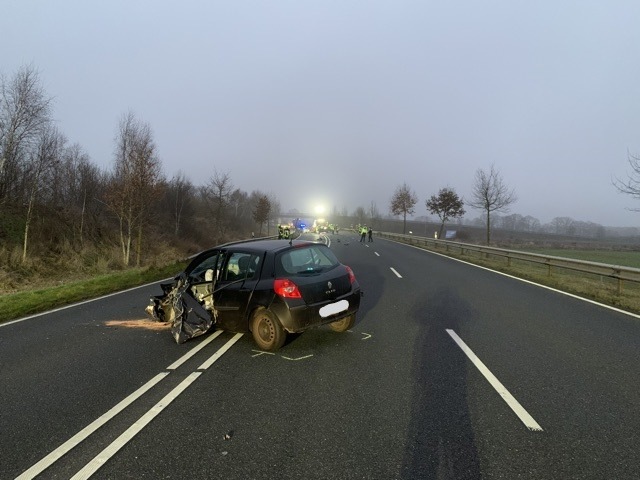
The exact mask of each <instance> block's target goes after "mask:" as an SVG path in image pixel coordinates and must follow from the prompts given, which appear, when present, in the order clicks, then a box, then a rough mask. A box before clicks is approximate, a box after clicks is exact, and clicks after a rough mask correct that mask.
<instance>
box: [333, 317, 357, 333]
mask: <svg viewBox="0 0 640 480" xmlns="http://www.w3.org/2000/svg"><path fill="white" fill-rule="evenodd" d="M355 323H356V314H355V313H354V314H352V315H349V316H348V317H344V318H341V319H340V320H336V321H335V322H331V323H330V324H329V327H331V330H333V331H334V332H346V331H347V330H349V329H350V328H351V327H353V326H354V325H355Z"/></svg>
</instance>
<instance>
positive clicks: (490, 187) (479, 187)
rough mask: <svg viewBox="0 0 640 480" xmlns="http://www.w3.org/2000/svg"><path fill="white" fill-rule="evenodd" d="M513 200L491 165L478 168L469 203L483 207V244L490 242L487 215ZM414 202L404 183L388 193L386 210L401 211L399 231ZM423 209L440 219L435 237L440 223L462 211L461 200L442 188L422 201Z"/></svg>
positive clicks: (398, 212)
mask: <svg viewBox="0 0 640 480" xmlns="http://www.w3.org/2000/svg"><path fill="white" fill-rule="evenodd" d="M516 200H517V196H516V194H515V192H514V190H513V189H511V188H509V187H508V186H507V185H506V184H505V182H504V180H503V179H502V176H501V175H500V172H498V170H496V168H495V167H494V166H493V165H492V166H491V168H490V169H489V171H485V170H482V169H478V170H477V171H476V176H475V181H474V185H473V191H472V194H471V199H470V200H469V201H468V204H469V206H471V207H473V208H476V209H480V210H483V211H484V213H485V225H486V235H487V236H486V238H487V245H488V244H489V243H491V218H492V214H493V213H496V212H506V211H508V209H509V206H510V205H511V204H512V203H514V202H515V201H516ZM417 203H418V196H417V195H416V193H415V192H414V191H413V190H411V188H410V187H409V186H408V185H407V184H406V183H404V184H403V185H401V186H399V187H397V188H396V191H395V192H394V194H393V196H392V197H391V204H390V211H391V213H392V214H393V215H402V218H403V229H402V231H403V233H406V223H407V215H413V214H414V213H415V205H416V204H417ZM425 206H426V207H427V210H428V211H429V212H430V213H432V214H434V215H437V216H438V218H439V219H440V231H439V235H438V236H439V237H442V230H443V228H444V224H445V223H446V222H447V221H448V220H453V219H456V218H461V217H462V216H463V215H464V214H465V213H466V212H465V209H464V201H463V199H462V198H460V197H459V196H458V195H457V194H456V192H455V190H454V189H452V188H449V187H447V188H442V189H441V190H440V191H439V192H438V194H437V195H432V196H431V197H430V198H428V199H427V200H426V201H425Z"/></svg>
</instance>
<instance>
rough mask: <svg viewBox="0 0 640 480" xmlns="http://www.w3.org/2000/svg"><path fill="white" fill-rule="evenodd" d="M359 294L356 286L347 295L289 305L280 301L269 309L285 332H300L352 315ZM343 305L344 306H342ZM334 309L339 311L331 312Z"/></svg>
mask: <svg viewBox="0 0 640 480" xmlns="http://www.w3.org/2000/svg"><path fill="white" fill-rule="evenodd" d="M361 296H362V294H361V290H360V289H359V288H357V289H354V290H353V291H352V292H350V293H349V294H348V295H343V296H341V297H338V298H335V299H333V300H331V301H325V302H319V303H315V304H311V305H305V304H302V305H289V304H287V303H286V302H284V301H281V302H278V303H274V304H273V305H271V311H273V313H275V314H276V315H277V316H278V319H279V320H280V323H281V324H282V326H283V327H284V329H285V330H286V331H287V332H289V333H295V332H302V331H304V330H307V329H309V328H312V327H317V326H320V325H325V324H327V323H331V322H335V321H336V320H340V319H342V318H344V317H348V316H349V315H354V314H355V313H356V312H357V311H358V309H359V308H360V297H361ZM345 302H346V305H345ZM345 306H346V308H344V307H345ZM335 310H339V311H338V312H337V313H333V312H334V311H335Z"/></svg>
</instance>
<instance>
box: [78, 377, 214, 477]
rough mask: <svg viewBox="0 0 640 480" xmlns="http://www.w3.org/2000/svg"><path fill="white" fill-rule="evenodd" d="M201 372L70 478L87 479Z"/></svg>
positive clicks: (186, 379)
mask: <svg viewBox="0 0 640 480" xmlns="http://www.w3.org/2000/svg"><path fill="white" fill-rule="evenodd" d="M200 375H202V372H193V373H191V374H190V375H189V376H188V377H187V378H185V379H184V380H183V381H182V382H181V383H180V384H179V385H178V386H177V387H176V388H174V389H173V390H171V391H170V392H169V393H168V394H167V395H166V396H165V397H164V398H163V399H162V400H160V401H159V402H158V403H156V404H155V406H154V407H153V408H151V410H149V411H148V412H147V413H145V414H144V415H143V416H142V417H140V419H139V420H138V421H136V422H135V423H134V424H133V425H131V426H130V427H129V428H128V429H127V430H126V431H125V432H124V433H123V434H122V435H120V436H119V437H118V438H116V439H115V440H114V441H113V442H112V443H111V445H109V446H108V447H107V448H105V449H104V450H103V451H102V452H100V453H99V454H98V455H96V457H95V458H94V459H93V460H91V461H90V462H89V463H87V464H86V465H85V466H84V467H83V468H82V470H80V471H79V472H78V473H76V474H75V475H74V476H73V477H71V480H80V479H87V478H89V477H90V476H91V475H93V474H94V473H95V472H97V471H98V469H99V468H100V467H102V466H103V465H104V464H105V463H106V462H107V461H108V460H109V459H110V458H111V457H113V456H114V455H115V454H116V453H117V452H118V450H120V449H121V448H122V447H124V446H125V445H126V444H127V443H128V442H129V441H131V440H132V439H133V437H135V436H136V435H137V434H138V433H140V432H141V431H142V429H143V428H144V427H146V426H147V425H148V424H149V422H151V420H153V419H154V418H155V417H157V416H158V415H159V414H160V413H161V412H162V411H163V410H164V409H165V408H166V407H167V406H169V404H170V403H171V402H173V401H174V400H175V399H176V398H177V397H178V396H179V395H180V394H181V393H182V392H184V391H185V390H186V389H187V388H188V387H189V385H191V384H192V383H193V382H194V381H195V380H196V379H197V378H198V377H199V376H200Z"/></svg>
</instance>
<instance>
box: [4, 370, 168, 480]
mask: <svg viewBox="0 0 640 480" xmlns="http://www.w3.org/2000/svg"><path fill="white" fill-rule="evenodd" d="M167 375H169V372H162V373H159V374H158V375H156V376H155V377H153V378H152V379H151V380H149V381H148V382H147V383H145V384H144V385H143V386H142V387H140V388H139V389H138V390H136V391H135V392H133V393H132V394H131V395H129V396H128V397H127V398H125V399H124V400H122V401H121V402H120V403H118V404H117V405H116V406H115V407H113V408H111V410H109V411H108V412H107V413H105V414H104V415H102V416H101V417H100V418H98V419H96V420H94V421H93V422H92V423H90V424H89V425H87V426H86V427H85V428H83V429H82V430H80V431H79V432H78V433H76V434H75V435H74V436H73V437H71V438H70V439H69V440H67V441H66V442H64V443H63V444H62V445H60V446H59V447H58V448H56V449H55V450H54V451H53V452H51V453H50V454H49V455H47V456H46V457H44V458H43V459H42V460H40V461H39V462H38V463H36V464H35V465H33V466H32V467H31V468H29V469H28V470H26V471H25V472H24V473H22V474H21V475H20V476H19V477H17V478H16V480H25V479H32V478H34V477H36V475H38V474H40V473H41V472H42V471H44V470H45V469H46V468H48V467H50V466H51V465H53V463H55V462H56V461H58V460H59V459H60V458H61V457H62V456H63V455H65V454H66V453H67V452H69V451H70V450H71V449H72V448H74V447H75V446H77V445H78V444H80V442H82V441H83V440H85V439H86V438H87V437H89V436H90V435H91V434H92V433H93V432H95V431H96V430H98V429H99V428H100V427H101V426H103V425H104V424H105V423H107V422H108V421H109V420H111V419H112V418H113V417H115V416H116V415H117V414H118V413H120V412H121V411H122V410H124V409H125V408H126V407H128V406H129V405H131V404H132V403H133V402H134V401H135V400H137V399H138V398H140V397H141V396H142V395H143V394H144V393H146V392H147V391H148V390H150V389H151V388H152V387H154V386H155V385H156V384H157V383H158V382H160V380H162V379H163V378H165V377H166V376H167Z"/></svg>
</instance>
